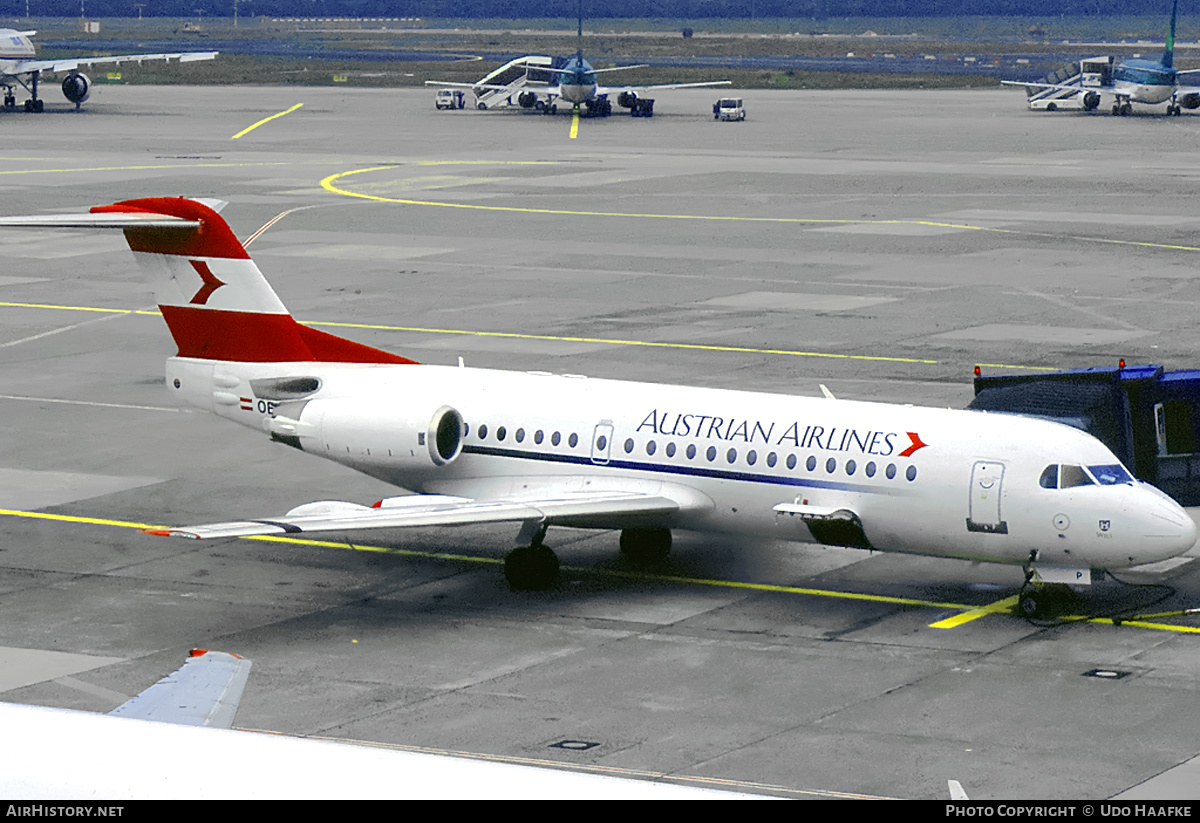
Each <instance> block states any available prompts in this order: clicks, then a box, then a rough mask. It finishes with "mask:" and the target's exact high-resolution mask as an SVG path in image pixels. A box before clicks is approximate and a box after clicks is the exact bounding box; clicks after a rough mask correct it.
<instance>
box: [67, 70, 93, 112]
mask: <svg viewBox="0 0 1200 823" xmlns="http://www.w3.org/2000/svg"><path fill="white" fill-rule="evenodd" d="M62 93H63V97H65V98H67V99H68V100H70V101H71V102H72V103H74V104H75V105H76V106H78V105H79V104H80V103H82V102H83V101H84V100H87V99H88V98H89V97H91V95H92V81H91V80H89V79H88V76H87V75H86V74H84V73H83V72H80V71H76V72H72V73H71V74H68V75H67V76H66V77H64V78H63V81H62Z"/></svg>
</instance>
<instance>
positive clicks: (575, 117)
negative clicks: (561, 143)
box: [571, 112, 579, 140]
mask: <svg viewBox="0 0 1200 823" xmlns="http://www.w3.org/2000/svg"><path fill="white" fill-rule="evenodd" d="M578 136H579V112H575V113H574V114H572V115H571V139H572V140H574V139H575V138H576V137H578Z"/></svg>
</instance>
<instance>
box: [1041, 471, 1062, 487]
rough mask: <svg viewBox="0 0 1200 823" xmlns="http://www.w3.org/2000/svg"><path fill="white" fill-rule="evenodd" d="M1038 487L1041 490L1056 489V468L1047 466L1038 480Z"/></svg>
mask: <svg viewBox="0 0 1200 823" xmlns="http://www.w3.org/2000/svg"><path fill="white" fill-rule="evenodd" d="M1038 485H1039V486H1041V487H1042V488H1043V489H1057V488H1058V466H1057V465H1054V466H1047V467H1046V468H1045V469H1043V470H1042V476H1041V478H1040V479H1039V480H1038Z"/></svg>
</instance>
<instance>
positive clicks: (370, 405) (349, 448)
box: [167, 357, 1196, 569]
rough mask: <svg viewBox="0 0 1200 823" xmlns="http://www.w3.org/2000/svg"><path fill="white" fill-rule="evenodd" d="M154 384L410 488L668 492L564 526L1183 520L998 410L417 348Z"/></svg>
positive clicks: (908, 548)
mask: <svg viewBox="0 0 1200 823" xmlns="http://www.w3.org/2000/svg"><path fill="white" fill-rule="evenodd" d="M251 381H254V382H253V383H252V382H251ZM167 384H168V386H174V387H175V388H174V391H175V392H176V393H177V394H179V395H181V397H182V398H183V399H185V400H186V401H187V402H189V403H191V404H193V405H196V406H199V407H201V408H205V409H207V410H210V411H213V412H215V413H217V414H219V415H221V416H223V417H227V418H229V419H231V420H234V421H236V422H239V423H241V424H243V425H246V426H248V427H250V428H252V429H255V430H258V431H264V432H276V433H278V432H279V431H281V430H286V431H287V432H288V433H289V436H288V437H287V438H283V439H284V440H285V442H289V443H290V444H291V445H294V446H297V447H299V448H301V449H302V450H303V451H306V452H310V453H312V454H315V455H318V456H321V457H325V458H327V459H330V460H333V461H335V462H338V463H341V464H344V465H346V466H349V467H351V468H353V469H356V470H358V471H361V472H363V473H365V474H368V475H370V476H372V477H376V478H378V479H380V480H383V481H386V482H388V483H391V484H394V485H396V486H399V487H402V488H405V489H410V490H413V491H418V492H423V493H433V494H447V495H459V496H465V497H479V498H489V497H506V498H520V497H522V496H523V495H528V496H529V497H530V498H536V497H538V496H539V495H545V494H546V493H547V492H548V491H561V490H564V489H572V488H577V489H578V490H579V491H581V492H587V491H603V492H608V491H611V492H621V491H628V492H634V493H645V494H652V495H661V496H665V497H670V498H673V499H676V500H680V501H682V504H681V507H680V511H678V512H676V513H672V514H668V515H654V516H648V517H646V518H644V519H638V518H636V517H635V518H633V519H631V520H629V521H628V522H622V523H620V524H617V525H616V526H615V525H614V523H613V521H612V519H611V518H607V519H605V520H604V521H603V522H588V521H587V520H586V519H585V520H579V521H573V522H569V523H565V525H572V526H583V527H596V528H614V527H617V526H619V527H622V528H624V527H633V528H639V527H647V528H664V527H665V528H673V529H687V530H697V531H719V532H725V533H730V534H752V535H759V536H765V537H771V538H777V539H783V540H793V541H802V542H811V541H814V540H816V541H819V542H831V541H829V540H827V539H826V540H822V539H821V536H820V534H819V533H814V532H817V531H819V525H818V527H817V528H812V527H810V525H808V523H809V519H808V518H806V516H805V514H806V513H812V512H820V511H826V512H827V511H833V510H839V511H844V512H846V513H853V515H854V517H855V518H857V521H858V522H860V523H861V532H860V534H862V535H863V536H864V537H865V545H866V546H869V547H870V548H873V549H877V550H881V551H897V552H909V553H915V554H925V555H934V556H942V557H956V558H968V559H972V560H983V561H994V562H1001V563H1014V564H1019V563H1024V562H1026V561H1028V560H1029V559H1030V556H1031V553H1036V557H1037V559H1038V562H1039V563H1040V564H1045V565H1052V566H1054V565H1057V566H1067V567H1073V568H1077V567H1093V568H1108V569H1118V568H1124V567H1128V566H1132V565H1140V564H1144V563H1150V562H1155V561H1158V560H1162V559H1165V558H1168V557H1172V556H1175V555H1177V554H1180V553H1182V552H1184V551H1186V550H1187V549H1188V548H1190V547H1191V546H1192V544H1193V543H1194V542H1195V538H1196V526H1195V524H1194V523H1193V522H1192V520H1191V519H1190V518H1189V517H1188V515H1187V514H1186V512H1184V511H1183V510H1182V509H1181V508H1180V507H1179V506H1178V505H1177V504H1175V503H1174V501H1172V500H1171V499H1170V498H1168V497H1167V496H1166V495H1165V494H1163V493H1162V492H1160V491H1159V490H1157V489H1155V488H1154V487H1152V486H1150V485H1148V484H1145V483H1141V482H1138V481H1136V480H1134V479H1133V478H1132V477H1130V476H1129V475H1128V473H1127V472H1125V470H1124V469H1123V468H1122V467H1121V466H1120V461H1119V460H1118V459H1117V458H1116V457H1115V456H1114V455H1113V454H1112V452H1111V451H1109V449H1108V448H1107V447H1105V446H1104V445H1103V444H1101V443H1100V442H1099V441H1098V440H1096V439H1095V438H1093V437H1091V436H1090V435H1088V434H1086V433H1084V432H1082V431H1079V430H1076V429H1073V428H1070V427H1068V426H1064V425H1061V424H1057V423H1050V422H1046V421H1042V420H1035V419H1030V418H1023V417H1018V416H1012V415H1002V414H987V413H984V412H976V411H966V410H949V409H933V408H921V407H912V406H896V405H887V404H880V403H866V402H855V401H845V400H827V399H822V398H806V397H793V396H786V395H777V394H761V393H754V392H743V391H729V390H718V389H703V388H690V387H681V386H668V385H657V384H647V383H631V382H623V381H614V380H600V379H589V378H582V377H572V376H554V375H550V374H545V373H527V372H503V371H492V370H484V369H473V368H454V367H443V366H418V365H400V366H393V365H350V366H347V365H337V364H320V363H288V364H279V363H263V364H255V363H230V362H224V361H211V360H200V359H195V358H189V357H173V358H171V359H170V360H169V361H168V365H167ZM264 386H274V387H279V386H288V387H290V388H287V389H286V390H280V389H278V388H276V389H270V388H268V389H264V388H263V387H264ZM256 387H257V388H256ZM446 407H450V408H452V409H453V410H456V411H457V412H458V413H459V414H460V415H461V419H462V420H463V421H464V422H465V423H466V426H465V432H464V433H463V434H462V436H461V442H458V443H455V444H453V445H454V446H455V448H454V449H453V455H452V456H451V458H450V459H449V460H445V461H438V460H436V459H434V460H431V459H430V455H431V454H434V452H433V447H432V443H427V442H426V436H427V435H428V436H429V437H430V438H432V437H434V436H435V434H434V432H433V426H432V425H431V424H430V423H429V421H430V420H431V418H433V416H434V415H435V413H436V412H437V411H438V410H439V409H441V410H444V409H445V408H446ZM281 427H282V429H281ZM277 439H279V438H277ZM439 447H440V445H439ZM459 447H461V448H459ZM447 454H449V452H447ZM439 463H440V464H439ZM1048 477H1050V478H1052V479H1051V480H1050V481H1049V482H1047V478H1048ZM1060 477H1061V480H1060V479H1059V478H1060ZM780 506H783V507H784V510H778V509H777V507H780Z"/></svg>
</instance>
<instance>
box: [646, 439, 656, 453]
mask: <svg viewBox="0 0 1200 823" xmlns="http://www.w3.org/2000/svg"><path fill="white" fill-rule="evenodd" d="M657 450H658V446H656V445H654V441H653V440H648V441H647V442H646V454H649V455H653V454H654V452H656V451H657Z"/></svg>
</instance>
